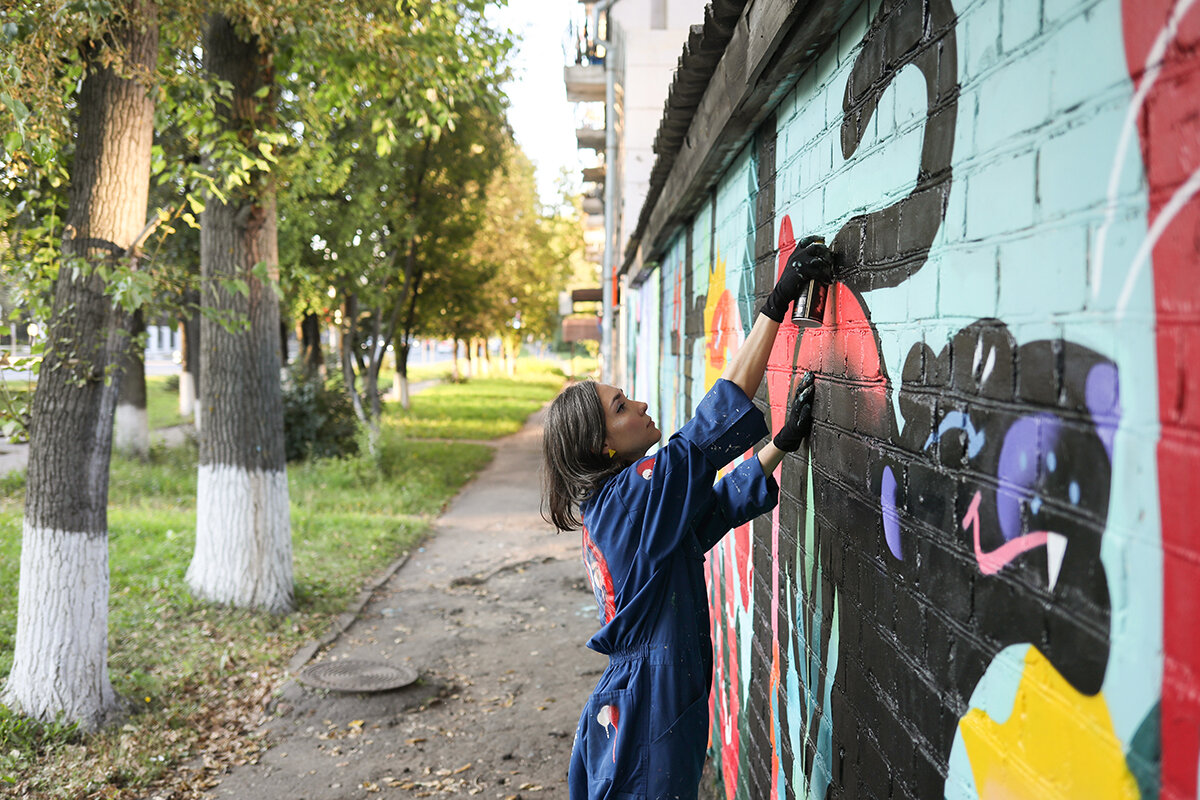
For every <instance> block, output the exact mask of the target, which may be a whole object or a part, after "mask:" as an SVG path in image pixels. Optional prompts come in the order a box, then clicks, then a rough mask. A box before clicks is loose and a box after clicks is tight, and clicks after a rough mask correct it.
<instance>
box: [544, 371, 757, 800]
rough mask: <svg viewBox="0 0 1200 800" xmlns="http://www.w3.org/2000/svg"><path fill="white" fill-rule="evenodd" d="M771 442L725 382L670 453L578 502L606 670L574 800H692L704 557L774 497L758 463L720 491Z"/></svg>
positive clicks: (751, 409) (575, 766)
mask: <svg viewBox="0 0 1200 800" xmlns="http://www.w3.org/2000/svg"><path fill="white" fill-rule="evenodd" d="M768 432H769V431H768V429H767V426H766V423H765V422H764V420H763V416H762V412H760V411H759V410H758V409H757V408H756V407H755V406H754V404H753V403H752V402H751V401H750V400H749V398H747V397H746V395H745V393H744V392H743V391H742V390H741V389H740V388H739V387H738V386H737V385H736V384H733V383H730V382H729V381H726V380H718V381H717V383H716V385H715V386H713V388H712V389H711V390H710V391H709V392H708V394H706V395H705V397H704V399H703V400H702V401H701V402H700V407H699V408H698V409H697V410H696V415H695V416H694V417H693V418H692V419H691V420H689V421H688V423H687V424H686V425H684V426H683V428H681V429H680V430H679V432H678V433H676V434H675V435H674V436H672V437H671V438H670V440H669V441H668V442H667V444H666V445H665V446H664V447H662V448H661V449H660V450H659V451H658V452H657V453H655V454H654V455H651V456H647V457H645V458H643V459H641V460H639V461H637V462H635V463H634V464H633V465H632V466H630V467H629V468H628V469H626V470H625V471H623V472H621V473H619V474H618V475H617V476H616V477H614V478H612V479H611V480H610V481H609V482H608V483H607V484H606V485H605V486H604V487H603V488H602V489H601V490H600V491H598V492H597V493H596V494H595V495H594V496H593V497H591V498H589V499H588V500H586V501H585V502H584V503H582V505H581V509H580V510H581V512H582V513H581V516H582V520H583V559H584V564H585V566H586V567H587V572H588V577H589V579H590V580H591V583H592V589H593V590H594V591H595V593H596V601H597V603H598V605H599V607H600V615H601V619H602V620H603V621H604V626H603V627H602V628H601V629H600V630H599V631H598V632H597V633H596V635H595V636H593V637H592V638H591V640H590V641H588V643H587V644H588V647H590V648H592V649H593V650H596V651H597V652H600V653H604V654H606V655H608V657H609V663H608V668H607V669H606V670H605V671H604V674H603V675H602V676H601V678H600V682H599V683H598V684H597V685H596V688H595V690H594V691H593V692H592V695H591V697H590V698H588V703H587V706H586V707H585V708H584V710H583V714H582V716H581V717H580V720H579V727H578V729H577V731H576V734H575V745H574V748H573V750H572V753H571V764H570V769H569V773H568V782H569V784H570V793H571V800H584V799H585V798H587V800H598V799H599V798H613V799H615V798H623V799H625V800H634V799H636V800H642V799H643V798H645V799H646V800H651V799H655V800H657V799H659V798H661V799H662V800H666V799H667V798H670V799H671V800H675V798H695V797H696V793H697V788H698V786H699V784H700V771H701V768H702V766H703V763H704V753H705V749H706V747H707V743H708V722H709V713H708V705H709V703H708V698H709V688H710V685H711V682H712V639H711V638H710V636H709V616H708V599H707V594H706V591H705V583H704V571H703V568H704V554H705V552H706V551H707V550H708V549H709V548H711V547H712V546H713V545H715V544H716V543H717V542H718V541H719V540H720V539H721V537H723V536H724V535H725V534H726V533H727V532H728V531H730V530H731V529H733V528H735V527H737V526H739V525H742V524H744V523H746V522H748V521H750V520H751V519H753V518H754V517H756V516H758V515H760V514H763V513H765V512H766V511H769V510H770V509H771V508H773V507H774V506H775V504H776V502H778V498H779V487H778V486H777V485H776V484H775V481H774V480H773V479H772V478H771V477H769V476H766V475H764V474H763V471H762V467H761V465H760V464H759V463H758V459H755V458H751V459H747V460H746V461H744V462H742V463H741V464H740V465H738V467H737V468H735V469H734V470H733V471H732V472H730V473H729V474H728V475H726V476H725V477H723V478H722V479H721V480H720V481H719V482H717V483H716V485H715V486H714V485H713V482H714V480H715V479H716V475H717V470H718V469H720V468H721V467H724V466H725V465H727V464H728V463H729V462H730V461H732V460H733V459H734V458H735V457H736V456H738V455H740V454H742V453H744V452H746V450H748V449H749V448H750V447H751V446H752V445H753V444H754V443H755V442H756V441H758V440H759V439H761V438H762V437H764V436H766V435H767V433H768Z"/></svg>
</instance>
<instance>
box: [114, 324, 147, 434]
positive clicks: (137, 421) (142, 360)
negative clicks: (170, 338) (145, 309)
mask: <svg viewBox="0 0 1200 800" xmlns="http://www.w3.org/2000/svg"><path fill="white" fill-rule="evenodd" d="M145 332H146V322H145V318H144V317H143V315H142V310H141V309H140V308H139V309H138V310H137V311H135V312H133V319H132V321H131V322H130V325H129V333H130V342H129V346H128V347H127V348H126V349H125V354H124V358H123V359H122V362H123V366H122V368H121V391H120V393H119V395H118V397H117V416H116V420H115V421H114V423H113V448H114V449H115V450H116V451H117V452H118V453H121V454H122V455H125V456H131V457H134V458H146V457H147V456H149V455H150V425H149V422H148V421H147V418H146V352H145V350H143V349H142V344H141V337H142V334H143V333H145Z"/></svg>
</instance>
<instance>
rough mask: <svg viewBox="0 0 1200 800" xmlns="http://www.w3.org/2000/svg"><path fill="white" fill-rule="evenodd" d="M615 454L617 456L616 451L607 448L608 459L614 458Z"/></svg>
mask: <svg viewBox="0 0 1200 800" xmlns="http://www.w3.org/2000/svg"><path fill="white" fill-rule="evenodd" d="M616 454H617V451H616V450H613V449H612V448H611V447H610V448H608V457H609V458H612V457H613V456H615V455H616Z"/></svg>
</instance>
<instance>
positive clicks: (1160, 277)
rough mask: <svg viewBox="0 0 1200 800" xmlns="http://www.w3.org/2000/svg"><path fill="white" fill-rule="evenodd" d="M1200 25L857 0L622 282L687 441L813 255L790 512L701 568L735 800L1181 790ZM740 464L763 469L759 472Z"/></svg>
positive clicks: (1199, 661)
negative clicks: (813, 249)
mask: <svg viewBox="0 0 1200 800" xmlns="http://www.w3.org/2000/svg"><path fill="white" fill-rule="evenodd" d="M1198 42H1200V2H1191V0H1176V2H1172V0H1144V1H1143V0H1124V2H1120V1H1119V0H975V1H974V2H968V1H967V0H958V1H957V2H955V1H954V0H924V2H918V1H917V0H908V2H880V0H871V1H870V2H864V3H863V4H862V5H861V7H860V8H859V9H858V10H857V11H856V12H855V13H854V14H853V15H852V16H851V18H850V20H849V21H848V22H847V23H846V24H845V26H844V27H843V28H842V29H841V30H840V31H839V32H838V34H837V36H836V37H834V38H833V40H832V41H831V43H830V44H829V46H828V47H826V48H825V50H824V51H823V52H822V53H820V55H819V56H818V57H817V59H816V60H815V62H814V63H813V64H812V66H810V67H809V68H807V69H806V70H805V71H804V72H803V74H801V75H800V76H799V79H798V81H797V82H796V84H795V86H794V87H792V88H791V89H790V91H788V92H787V94H786V95H784V96H782V97H780V98H778V102H777V104H776V105H775V106H774V108H772V109H770V110H771V114H770V116H769V117H767V119H766V121H765V122H764V123H763V124H762V125H761V126H759V127H758V128H757V129H756V130H755V131H754V133H753V136H752V137H751V141H749V142H748V143H747V144H746V146H745V147H744V148H743V149H742V151H741V152H740V153H739V154H738V155H737V156H736V157H735V158H733V159H732V160H731V161H730V163H729V164H728V166H726V167H725V168H724V170H723V172H722V174H721V175H720V177H719V180H718V181H717V184H716V186H715V187H713V188H712V189H711V190H710V191H709V192H708V194H707V196H706V197H705V198H704V202H703V203H702V204H701V205H700V208H699V210H698V211H697V212H696V213H695V214H694V215H693V216H692V218H691V219H690V220H688V221H687V222H686V223H685V224H682V225H680V226H679V227H678V229H676V230H673V231H672V232H671V239H670V244H669V245H668V246H667V247H666V248H665V250H664V251H663V252H662V253H661V254H658V256H659V258H658V259H657V261H658V266H657V268H656V269H654V270H653V271H651V272H650V273H649V274H648V278H647V279H646V280H644V282H641V283H640V284H639V285H637V286H634V287H631V289H630V291H628V292H626V293H625V298H626V299H625V303H626V306H625V308H626V313H624V314H623V317H622V320H623V324H624V325H625V326H626V330H625V332H624V335H623V336H622V341H623V342H627V343H631V346H630V347H629V348H628V349H627V350H626V352H625V353H624V354H623V357H624V358H625V359H626V365H627V374H628V375H629V376H631V381H632V385H631V386H630V387H627V388H628V389H629V391H630V393H631V394H632V395H634V396H636V397H639V398H641V399H645V400H647V401H649V402H651V404H652V405H653V406H654V410H653V413H655V416H656V418H657V419H659V420H660V423H661V424H662V427H664V428H668V427H669V426H678V425H679V424H680V423H681V422H682V421H683V420H685V419H686V418H687V417H688V416H689V415H690V413H691V412H692V410H693V409H694V407H695V405H696V403H697V402H699V399H700V397H701V396H702V395H703V393H704V391H705V390H706V389H707V387H708V386H710V385H711V384H712V382H713V381H714V380H715V379H716V377H717V376H718V375H719V374H720V372H721V369H722V368H723V365H724V362H725V360H726V359H727V358H728V357H729V356H730V355H731V354H732V353H733V352H735V351H736V350H737V348H738V347H739V346H740V344H741V342H742V341H743V340H744V338H745V335H746V333H747V332H748V331H749V328H750V325H751V323H752V321H753V312H754V309H755V308H756V306H757V304H758V303H759V302H760V301H761V299H762V298H763V297H764V296H765V294H766V292H767V291H769V289H770V287H771V285H772V284H773V282H774V280H775V277H776V275H777V274H778V270H779V268H780V266H781V265H782V263H783V262H784V261H785V260H786V258H787V256H788V254H789V253H790V252H791V249H792V247H793V246H794V241H795V240H796V239H798V238H800V237H801V236H803V235H806V234H810V233H817V234H822V235H824V236H825V237H826V240H827V241H829V242H831V243H832V247H833V249H834V250H835V252H837V253H838V255H839V256H840V257H841V259H842V260H843V262H844V263H845V268H844V269H843V271H842V273H841V276H840V277H841V282H839V283H838V284H836V285H835V287H834V288H833V289H832V290H831V294H830V297H829V299H828V302H827V304H826V311H825V317H824V324H823V325H822V326H821V327H819V328H812V329H807V330H806V331H805V332H803V333H801V331H800V330H799V329H797V328H796V327H795V326H794V325H791V324H790V323H788V324H785V325H784V327H783V329H782V331H781V333H780V336H779V338H778V340H777V342H776V346H775V350H774V352H773V355H772V360H771V365H770V368H769V372H768V377H767V380H766V381H765V382H764V387H763V389H762V391H761V392H760V393H759V397H758V398H757V400H758V402H759V403H760V405H761V406H762V407H763V409H764V411H765V412H766V413H767V414H768V418H769V419H771V420H772V427H773V429H777V428H778V425H779V417H780V412H781V410H782V409H783V407H784V405H785V404H786V398H787V396H788V393H789V391H790V387H791V386H792V385H794V382H795V380H796V378H797V377H798V376H799V374H800V373H801V372H802V371H803V370H806V369H809V370H813V371H815V372H816V373H817V374H818V382H817V387H818V388H817V423H816V426H815V428H814V433H813V437H812V441H811V448H810V449H808V450H806V451H802V452H801V453H800V454H797V455H796V456H792V457H789V458H788V459H786V460H785V462H784V463H783V465H781V467H780V470H779V472H778V473H777V474H776V479H777V480H778V481H779V484H780V487H781V502H780V505H779V507H778V508H777V509H776V511H775V512H773V513H772V514H771V515H770V516H769V517H764V518H761V519H759V520H756V521H755V522H754V523H752V524H751V525H748V526H745V528H743V529H739V530H737V531H734V532H732V533H731V534H730V535H729V536H727V537H726V538H725V540H724V541H723V542H722V543H721V544H719V545H718V546H717V548H715V549H714V550H713V551H712V553H710V555H709V561H708V570H709V576H708V577H709V590H710V599H711V602H712V606H713V611H714V614H713V617H714V620H715V623H714V630H713V636H714V646H715V651H716V652H715V654H716V664H717V670H716V671H717V674H716V677H715V679H714V692H713V730H712V750H713V755H714V757H715V758H716V759H717V760H718V762H719V764H720V765H721V779H722V781H723V783H724V787H725V789H726V792H727V795H728V796H729V797H731V798H732V797H740V798H749V799H751V800H758V798H775V797H781V798H782V797H814V798H824V797H863V798H865V797H895V798H908V797H911V798H938V797H942V796H945V797H951V798H960V797H963V798H965V797H977V796H979V797H988V796H993V797H1016V796H1020V797H1039V798H1043V797H1064V798H1068V797H1069V798H1076V797H1087V798H1098V797H1139V796H1140V797H1157V796H1162V797H1170V798H1182V797H1195V796H1196V775H1197V747H1198V738H1200V708H1198V705H1200V701H1198V700H1197V698H1200V645H1198V644H1196V642H1197V641H1200V639H1197V637H1195V636H1193V635H1192V624H1193V620H1194V619H1195V618H1196V610H1197V603H1196V600H1195V596H1196V588H1195V587H1197V586H1200V547H1198V545H1197V530H1198V529H1200V523H1197V522H1195V521H1194V520H1195V518H1194V516H1193V515H1192V514H1191V509H1190V505H1189V501H1190V500H1191V497H1192V495H1194V494H1196V491H1197V490H1198V489H1200V477H1198V476H1200V368H1198V367H1197V366H1196V365H1197V364H1200V288H1198V286H1200V272H1197V265H1198V264H1200V199H1198V198H1197V190H1200V56H1198V54H1197V53H1198V51H1197V46H1198ZM747 455H749V454H747Z"/></svg>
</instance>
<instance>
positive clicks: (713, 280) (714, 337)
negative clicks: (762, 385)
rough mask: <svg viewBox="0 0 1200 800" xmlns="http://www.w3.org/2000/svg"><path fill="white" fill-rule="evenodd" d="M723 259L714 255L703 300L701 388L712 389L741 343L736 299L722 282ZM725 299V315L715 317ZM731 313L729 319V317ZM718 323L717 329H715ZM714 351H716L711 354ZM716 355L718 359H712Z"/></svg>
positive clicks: (723, 274) (723, 279) (718, 255)
mask: <svg viewBox="0 0 1200 800" xmlns="http://www.w3.org/2000/svg"><path fill="white" fill-rule="evenodd" d="M725 272H726V269H725V259H724V258H723V257H722V256H721V254H720V253H719V252H718V253H715V254H714V255H713V268H712V270H711V271H709V273H708V295H707V296H706V297H705V299H704V336H705V338H706V341H705V345H704V388H705V391H707V390H708V389H711V388H712V386H713V384H715V383H716V382H717V378H719V377H721V373H722V372H724V371H725V363H726V362H728V360H729V359H730V358H731V357H732V356H733V354H734V353H736V352H737V350H738V347H739V346H740V345H741V338H742V330H741V321H740V320H739V319H737V312H738V307H737V298H736V297H734V296H733V295H732V293H731V292H729V288H728V287H727V286H726V285H725ZM722 298H724V303H725V309H724V310H725V311H726V312H727V313H726V318H725V319H717V312H718V310H719V309H720V307H721V302H722ZM730 314H732V318H731V317H730ZM718 326H719V327H720V330H718V329H717V328H718ZM714 351H715V353H714ZM714 355H716V356H717V359H719V361H717V360H715V359H714Z"/></svg>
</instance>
